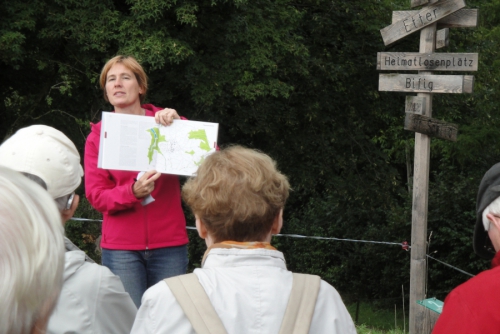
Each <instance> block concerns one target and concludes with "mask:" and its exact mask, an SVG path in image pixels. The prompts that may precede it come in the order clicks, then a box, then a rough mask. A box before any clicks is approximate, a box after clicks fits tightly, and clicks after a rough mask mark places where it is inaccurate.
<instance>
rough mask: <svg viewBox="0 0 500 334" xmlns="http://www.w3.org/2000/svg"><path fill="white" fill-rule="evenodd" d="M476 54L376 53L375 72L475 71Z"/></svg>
mask: <svg viewBox="0 0 500 334" xmlns="http://www.w3.org/2000/svg"><path fill="white" fill-rule="evenodd" d="M477 63H478V54H477V53H416V52H377V70H382V71H392V70H404V71H477Z"/></svg>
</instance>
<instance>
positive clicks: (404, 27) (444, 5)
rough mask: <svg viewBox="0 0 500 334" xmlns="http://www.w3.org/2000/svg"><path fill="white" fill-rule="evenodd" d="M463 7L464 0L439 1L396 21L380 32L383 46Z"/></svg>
mask: <svg viewBox="0 0 500 334" xmlns="http://www.w3.org/2000/svg"><path fill="white" fill-rule="evenodd" d="M463 7H465V1H464V0H441V1H439V2H436V3H433V4H431V5H429V6H426V7H424V8H422V9H421V10H419V11H417V13H416V14H414V15H411V16H409V17H407V18H405V19H403V20H401V21H397V22H395V23H393V24H391V25H389V26H387V27H385V28H383V29H381V30H380V33H381V35H382V39H383V40H384V44H385V45H389V44H392V43H394V42H396V41H397V40H399V39H401V38H403V37H405V36H408V35H409V34H412V33H414V32H416V31H418V30H420V29H422V28H425V27H427V26H429V25H431V24H435V23H436V22H437V21H439V20H440V19H442V18H443V17H446V16H448V15H450V14H451V13H453V12H456V11H457V10H459V9H461V8H463Z"/></svg>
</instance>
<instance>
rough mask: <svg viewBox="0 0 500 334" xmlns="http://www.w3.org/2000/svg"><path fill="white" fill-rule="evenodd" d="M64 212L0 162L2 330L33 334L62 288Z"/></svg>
mask: <svg viewBox="0 0 500 334" xmlns="http://www.w3.org/2000/svg"><path fill="white" fill-rule="evenodd" d="M63 234H64V230H63V225H62V222H61V215H60V213H59V211H58V210H57V208H56V205H55V203H54V200H53V199H52V198H51V197H50V195H49V193H48V192H46V191H45V190H43V189H42V187H40V186H39V185H37V184H36V183H35V182H33V181H30V180H29V179H27V178H26V177H25V176H23V175H21V174H20V173H18V172H15V171H13V170H10V169H8V168H6V167H2V166H0V296H1V297H0V298H1V301H0V333H16V334H17V333H30V332H31V330H32V328H33V326H34V325H35V323H36V322H37V320H39V319H40V318H43V317H47V316H48V315H49V314H50V312H51V311H52V308H53V306H54V304H55V303H56V301H57V298H58V296H59V292H60V290H61V286H62V277H63V276H62V273H63V267H64V240H63Z"/></svg>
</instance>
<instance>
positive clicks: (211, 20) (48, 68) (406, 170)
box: [0, 0, 500, 301]
mask: <svg viewBox="0 0 500 334" xmlns="http://www.w3.org/2000/svg"><path fill="white" fill-rule="evenodd" d="M467 4H468V6H469V7H472V8H477V7H478V8H479V9H480V13H481V25H480V27H478V28H476V29H452V34H451V41H450V46H449V47H448V48H447V49H446V50H444V51H442V52H478V53H479V54H480V64H479V71H478V72H477V73H476V74H475V77H476V84H475V92H474V93H473V94H469V95H465V94H464V95H455V94H450V95H446V94H441V95H439V94H436V95H435V96H434V98H433V101H434V102H433V103H434V107H433V117H435V118H438V119H442V120H445V121H450V122H454V123H457V124H459V136H458V141H457V142H446V141H443V140H432V144H431V145H432V146H431V166H430V168H431V179H430V197H429V228H428V230H429V234H430V232H432V233H433V234H432V238H431V242H430V246H429V250H430V252H431V254H433V256H435V257H437V258H439V259H441V260H444V261H445V262H449V263H451V264H454V265H457V266H458V267H461V268H462V269H464V270H466V271H469V272H471V273H473V274H475V273H477V272H479V271H481V270H482V269H484V268H485V267H486V263H485V262H484V261H481V260H479V259H478V258H477V257H476V256H475V255H473V253H472V248H471V237H472V230H473V224H474V221H475V219H474V207H475V192H476V189H477V186H478V185H479V181H480V179H481V176H482V174H483V173H484V172H485V171H486V170H487V169H488V168H489V167H490V166H491V165H493V163H495V162H497V161H498V157H499V156H500V151H499V150H500V145H499V143H498V140H499V139H498V138H499V137H498V136H497V135H496V128H497V126H498V123H499V122H500V117H499V116H498V113H496V107H497V104H498V95H497V91H499V88H500V87H499V82H498V79H497V78H498V77H499V72H500V62H499V61H498V59H497V55H496V50H497V49H498V46H499V43H500V29H499V27H500V25H499V24H500V17H499V16H498V13H499V12H500V11H499V9H500V0H493V1H489V2H488V3H485V2H484V1H479V0H469V1H467ZM405 9H409V4H408V1H407V0H404V1H403V0H397V1H390V0H378V1H375V0H363V1H337V0H335V1H326V0H300V1H293V2H292V1H288V0H274V1H269V0H255V1H245V0H210V1H209V0H200V1H193V0H140V1H130V0H127V1H124V0H114V1H111V0H99V1H97V0H78V1H76V0H47V1H38V0H27V1H23V2H7V1H3V2H1V3H0V71H1V72H2V78H3V80H2V81H0V99H1V100H2V101H3V103H2V104H0V136H1V137H2V139H4V138H7V137H8V136H9V135H10V134H12V133H13V132H15V131H16V130H17V129H19V128H21V127H24V126H27V125H31V124H35V123H42V124H47V125H51V126H54V127H56V128H58V129H60V130H62V131H63V132H64V133H66V134H67V135H68V136H69V137H70V138H71V139H72V140H73V141H74V142H75V144H76V145H77V147H78V149H79V150H80V153H82V156H83V147H84V141H85V138H86V136H87V134H88V133H89V131H90V125H89V122H98V121H99V120H100V112H101V111H103V110H110V108H111V106H110V105H108V104H106V103H105V102H104V100H103V98H102V92H101V90H100V88H99V86H98V77H99V73H100V70H101V68H102V66H103V64H104V63H105V61H106V60H107V59H109V58H111V57H112V56H114V55H116V54H121V53H124V54H132V55H134V56H136V57H137V58H138V59H139V60H140V61H141V62H142V64H143V65H144V67H145V69H146V71H147V73H148V75H149V78H150V91H149V95H148V96H147V100H148V101H147V102H151V103H154V104H156V105H160V106H165V107H174V108H176V109H177V110H178V112H179V113H180V114H181V115H183V116H186V117H188V118H189V119H193V120H204V121H213V122H219V123H220V131H219V143H220V146H222V147H224V146H226V145H229V144H234V143H238V144H242V145H245V146H248V147H252V148H257V149H260V150H262V151H264V152H266V153H268V154H269V155H271V156H272V157H273V158H274V159H276V160H277V162H278V166H279V168H280V169H281V170H282V171H283V172H284V173H285V174H286V175H288V177H289V179H290V182H291V184H292V187H293V189H294V191H293V192H292V195H291V197H290V200H289V202H288V204H287V207H286V209H285V228H284V231H283V232H285V233H297V234H304V235H311V236H312V235H315V236H325V237H337V238H350V239H359V240H376V241H390V242H401V241H403V240H407V241H410V239H411V235H410V233H411V226H410V225H411V200H412V199H411V191H412V184H411V183H412V166H413V146H414V140H413V138H414V136H413V134H412V133H409V132H406V131H404V130H403V119H404V112H403V110H404V109H403V108H404V107H403V106H404V95H403V94H397V93H385V92H378V72H377V71H376V53H377V52H380V51H384V50H385V51H402V52H417V51H418V38H419V37H418V34H413V35H410V36H408V37H407V38H405V39H404V40H402V41H400V42H398V43H395V44H394V45H392V46H390V47H385V46H384V45H383V42H382V38H381V36H380V31H379V30H380V29H381V28H383V27H385V26H387V25H388V24H389V23H390V21H391V12H392V11H393V10H405ZM439 52H441V51H439ZM459 74H462V73H459ZM80 193H81V194H82V197H83V193H84V192H83V190H82V191H81V192H80ZM77 216H80V217H85V218H94V217H100V215H99V214H96V213H95V212H94V211H93V210H92V209H91V208H90V206H89V205H88V204H87V203H86V202H85V200H84V199H83V198H82V204H81V207H80V209H79V211H78V214H77ZM186 216H187V217H188V224H189V225H194V221H193V219H192V216H190V213H189V212H187V210H186ZM66 231H67V234H68V235H69V236H70V238H71V239H72V240H73V241H74V242H75V243H77V244H78V245H80V246H82V247H83V248H84V249H85V250H86V251H87V252H88V253H89V254H91V255H92V256H94V257H96V258H98V254H97V253H95V247H94V245H93V243H92V240H93V238H95V237H97V236H98V234H99V227H98V224H96V223H79V222H69V223H68V225H67V226H66ZM84 235H85V236H84ZM189 236H190V239H191V242H190V260H191V264H190V266H191V267H190V269H193V268H195V267H197V266H199V265H200V262H201V257H202V255H203V252H204V250H205V246H204V243H203V241H201V240H200V239H199V238H198V237H197V236H196V232H191V231H190V232H189ZM85 238H87V239H85ZM273 242H274V244H275V245H277V246H278V248H279V249H280V250H283V251H284V252H285V253H286V257H287V259H288V265H289V267H290V268H291V269H293V270H296V271H299V272H309V273H317V274H320V275H322V276H323V277H324V278H325V279H326V280H328V281H329V282H331V283H332V284H334V285H335V286H336V287H337V288H338V289H339V291H340V292H341V293H342V294H343V296H346V298H347V299H349V300H352V301H357V300H366V299H370V298H390V297H395V296H399V295H400V289H401V285H402V284H404V285H405V291H408V288H409V286H408V285H409V253H408V252H405V251H403V250H401V248H399V247H398V246H392V245H376V244H364V243H351V242H339V241H315V240H303V239H291V238H274V239H273ZM465 279H466V277H463V276H462V274H458V273H457V272H454V271H453V270H451V269H449V268H447V267H443V266H442V265H441V264H439V263H436V262H432V261H431V262H430V263H429V284H428V287H429V292H428V293H429V295H433V294H437V296H438V297H441V298H442V297H443V296H444V295H446V293H447V292H448V291H449V290H450V289H451V288H452V287H454V286H455V285H457V284H459V283H461V282H462V281H464V280H465Z"/></svg>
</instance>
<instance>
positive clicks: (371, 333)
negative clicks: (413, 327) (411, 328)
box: [356, 325, 403, 334]
mask: <svg viewBox="0 0 500 334" xmlns="http://www.w3.org/2000/svg"><path fill="white" fill-rule="evenodd" d="M356 331H357V332H358V334H403V330H402V329H396V330H394V329H390V330H388V331H386V330H383V329H373V328H368V327H366V325H359V326H356Z"/></svg>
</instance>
